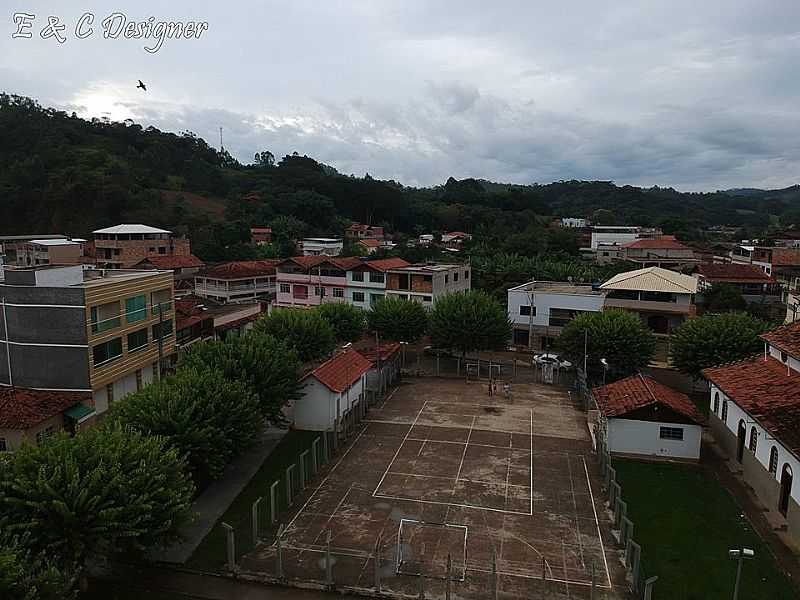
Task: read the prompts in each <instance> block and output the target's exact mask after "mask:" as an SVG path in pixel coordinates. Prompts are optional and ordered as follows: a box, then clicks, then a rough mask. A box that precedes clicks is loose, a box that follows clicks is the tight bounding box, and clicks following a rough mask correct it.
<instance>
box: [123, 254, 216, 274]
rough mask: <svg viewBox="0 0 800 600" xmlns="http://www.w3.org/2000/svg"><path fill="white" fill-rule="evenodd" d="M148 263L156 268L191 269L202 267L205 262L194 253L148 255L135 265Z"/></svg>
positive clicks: (139, 265)
mask: <svg viewBox="0 0 800 600" xmlns="http://www.w3.org/2000/svg"><path fill="white" fill-rule="evenodd" d="M148 264H150V265H153V266H154V267H155V268H156V269H163V270H165V271H166V270H174V269H193V268H200V267H204V266H205V264H206V263H204V262H203V261H202V260H200V259H199V258H197V257H196V256H195V255H194V254H187V255H173V256H150V257H148V258H145V259H144V260H142V261H140V262H138V263H137V264H136V265H135V266H137V267H144V266H147V265H148Z"/></svg>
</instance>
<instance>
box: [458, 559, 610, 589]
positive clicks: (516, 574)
mask: <svg viewBox="0 0 800 600" xmlns="http://www.w3.org/2000/svg"><path fill="white" fill-rule="evenodd" d="M548 569H550V566H549V565H548ZM467 571H477V572H478V573H491V572H492V571H491V569H481V568H480V567H468V568H467ZM497 574H498V575H505V576H508V577H522V578H523V579H539V580H541V578H542V576H541V575H524V574H522V573H514V572H511V571H501V570H500V569H498V570H497ZM547 581H555V582H557V583H568V584H569V585H582V586H584V587H591V585H592V583H591V582H590V581H576V580H573V579H560V578H558V577H548V578H547ZM595 587H597V588H598V589H601V590H610V589H612V588H611V586H608V585H602V584H595Z"/></svg>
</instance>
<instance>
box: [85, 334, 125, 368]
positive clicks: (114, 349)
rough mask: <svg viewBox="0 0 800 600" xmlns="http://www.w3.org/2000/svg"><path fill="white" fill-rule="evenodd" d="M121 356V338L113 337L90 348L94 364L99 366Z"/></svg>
mask: <svg viewBox="0 0 800 600" xmlns="http://www.w3.org/2000/svg"><path fill="white" fill-rule="evenodd" d="M120 356H122V338H121V337H118V338H114V339H113V340H108V341H107V342H103V343H102V344H97V346H95V347H94V348H92V358H93V360H94V366H95V367H99V366H100V365H102V364H105V363H107V362H109V361H112V360H114V359H115V358H119V357H120Z"/></svg>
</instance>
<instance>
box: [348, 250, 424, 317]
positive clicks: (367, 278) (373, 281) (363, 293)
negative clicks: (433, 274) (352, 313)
mask: <svg viewBox="0 0 800 600" xmlns="http://www.w3.org/2000/svg"><path fill="white" fill-rule="evenodd" d="M408 264H409V263H407V262H406V261H404V260H403V259H402V258H385V259H380V260H370V261H359V262H358V263H355V264H353V265H352V266H350V268H348V270H347V288H346V290H345V300H346V301H347V303H348V304H352V305H353V306H357V307H358V308H365V309H366V308H370V307H371V306H374V305H375V303H376V302H378V301H379V300H381V299H382V298H383V297H384V296H385V295H386V286H387V281H388V278H387V275H386V274H387V271H389V269H400V268H403V267H407V266H408Z"/></svg>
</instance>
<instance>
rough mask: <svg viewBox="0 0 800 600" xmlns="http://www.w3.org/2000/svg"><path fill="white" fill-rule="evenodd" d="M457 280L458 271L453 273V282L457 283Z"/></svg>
mask: <svg viewBox="0 0 800 600" xmlns="http://www.w3.org/2000/svg"><path fill="white" fill-rule="evenodd" d="M456 281H458V272H456V273H453V283H455V282H456Z"/></svg>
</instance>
